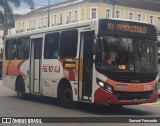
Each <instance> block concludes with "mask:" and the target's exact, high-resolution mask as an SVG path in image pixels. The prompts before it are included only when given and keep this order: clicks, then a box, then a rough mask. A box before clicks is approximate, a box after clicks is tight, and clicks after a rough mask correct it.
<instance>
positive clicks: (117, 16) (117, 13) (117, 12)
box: [115, 10, 120, 18]
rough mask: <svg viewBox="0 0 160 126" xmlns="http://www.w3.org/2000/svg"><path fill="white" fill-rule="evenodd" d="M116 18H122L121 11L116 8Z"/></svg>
mask: <svg viewBox="0 0 160 126" xmlns="http://www.w3.org/2000/svg"><path fill="white" fill-rule="evenodd" d="M115 18H120V11H118V10H116V12H115Z"/></svg>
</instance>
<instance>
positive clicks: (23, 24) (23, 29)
mask: <svg viewBox="0 0 160 126" xmlns="http://www.w3.org/2000/svg"><path fill="white" fill-rule="evenodd" d="M22 30H23V31H24V30H25V29H24V22H23V23H22Z"/></svg>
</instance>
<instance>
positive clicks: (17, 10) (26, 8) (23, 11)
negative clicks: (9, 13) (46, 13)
mask: <svg viewBox="0 0 160 126" xmlns="http://www.w3.org/2000/svg"><path fill="white" fill-rule="evenodd" d="M62 1H64V0H50V2H51V4H54V3H59V2H62ZM34 3H35V5H36V6H35V8H39V7H43V6H46V5H48V0H34ZM41 5H42V6H41ZM29 11H30V7H29V6H27V5H26V4H22V5H21V7H19V8H14V7H13V13H14V14H26V13H27V12H29Z"/></svg>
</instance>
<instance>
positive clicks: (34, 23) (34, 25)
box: [33, 19, 36, 29]
mask: <svg viewBox="0 0 160 126" xmlns="http://www.w3.org/2000/svg"><path fill="white" fill-rule="evenodd" d="M33 29H36V19H34V20H33Z"/></svg>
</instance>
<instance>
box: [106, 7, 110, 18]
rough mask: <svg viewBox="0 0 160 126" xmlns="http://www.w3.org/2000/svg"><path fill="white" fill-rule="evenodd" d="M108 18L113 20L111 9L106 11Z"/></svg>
mask: <svg viewBox="0 0 160 126" xmlns="http://www.w3.org/2000/svg"><path fill="white" fill-rule="evenodd" d="M106 18H111V10H110V9H107V10H106Z"/></svg>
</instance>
